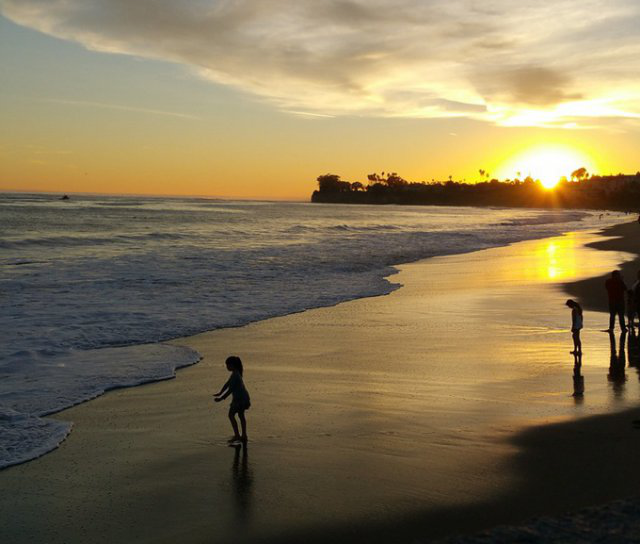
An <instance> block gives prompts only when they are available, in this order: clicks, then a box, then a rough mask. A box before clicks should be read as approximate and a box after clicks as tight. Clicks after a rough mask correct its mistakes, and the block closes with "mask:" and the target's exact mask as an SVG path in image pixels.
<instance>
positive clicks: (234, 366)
mask: <svg viewBox="0 0 640 544" xmlns="http://www.w3.org/2000/svg"><path fill="white" fill-rule="evenodd" d="M225 364H226V366H227V370H228V371H229V372H231V377H230V378H229V379H228V380H227V383H225V384H224V385H223V386H222V389H220V391H219V392H218V393H216V394H215V395H213V398H214V400H215V401H216V402H220V401H222V400H224V399H226V398H227V397H228V396H229V395H231V396H232V397H231V406H229V421H231V427H232V428H233V437H232V438H230V439H229V442H230V443H233V442H245V443H246V442H247V421H246V419H245V417H244V412H245V410H248V409H249V407H250V406H251V399H250V398H249V392H248V391H247V388H246V387H245V386H244V381H243V380H242V361H241V360H240V357H236V356H235V355H231V356H230V357H227V360H226V361H225ZM236 414H238V419H239V420H240V425H241V426H242V434H240V433H239V432H238V423H237V422H236Z"/></svg>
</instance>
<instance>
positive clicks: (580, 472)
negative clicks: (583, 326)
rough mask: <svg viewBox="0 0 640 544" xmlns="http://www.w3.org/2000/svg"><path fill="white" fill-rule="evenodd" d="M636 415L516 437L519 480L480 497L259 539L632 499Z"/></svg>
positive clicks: (578, 385)
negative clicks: (483, 498)
mask: <svg viewBox="0 0 640 544" xmlns="http://www.w3.org/2000/svg"><path fill="white" fill-rule="evenodd" d="M621 336H622V338H621V339H620V344H619V349H617V350H616V348H617V347H618V345H616V342H615V339H614V340H613V341H612V344H611V345H612V350H611V353H612V358H611V365H612V368H613V370H612V369H611V368H610V371H609V375H608V376H607V378H608V379H609V380H610V381H611V385H612V389H613V395H614V396H615V395H618V394H620V387H623V385H624V380H625V379H626V377H625V375H624V366H622V368H621V365H623V364H624V363H623V361H624V360H625V359H624V357H625V356H624V341H625V338H624V337H625V336H626V335H621ZM632 342H633V347H632V346H631V345H630V347H629V351H630V353H631V352H633V356H634V360H633V363H637V362H638V361H637V360H636V354H637V353H638V346H637V339H636V338H634V339H633V340H632ZM630 362H631V361H630ZM580 363H581V361H580ZM633 363H632V364H633ZM580 368H581V364H578V361H577V359H576V361H575V364H574V367H573V379H574V396H577V401H578V402H579V399H581V398H582V395H583V393H584V381H582V380H581V378H582V376H581V373H580ZM603 378H605V377H604V376H603ZM607 378H605V379H607ZM575 393H578V394H577V395H575ZM638 419H640V408H633V409H629V410H626V411H624V412H619V413H615V414H607V415H600V416H593V417H588V418H584V419H580V420H577V421H571V422H563V423H556V424H550V425H545V426H542V427H533V428H531V429H528V430H525V431H523V432H521V433H519V434H517V435H515V436H514V437H513V438H512V439H511V440H510V443H512V444H513V445H515V446H516V447H517V448H518V453H517V454H515V455H514V457H513V458H512V459H511V460H510V461H509V463H508V465H506V466H505V467H504V470H507V471H510V472H512V473H513V474H514V475H515V481H516V482H517V484H516V485H515V486H514V487H513V488H512V489H511V490H510V491H509V492H507V493H505V494H503V495H500V496H496V497H494V498H493V499H491V500H488V501H485V502H480V503H475V504H470V505H460V506H453V507H448V508H447V507H439V508H433V509H424V510H416V511H414V512H411V513H408V514H406V515H404V516H394V517H389V518H388V519H382V518H381V517H376V518H372V519H365V520H358V521H354V522H353V523H343V524H336V525H332V526H329V525H326V526H315V527H308V528H305V529H301V530H300V531H298V532H295V533H294V532H291V533H288V534H281V535H279V536H278V537H277V538H276V539H264V540H260V542H276V541H277V542H291V543H293V542H307V543H309V542H311V543H316V542H317V543H321V542H322V543H326V542H331V543H337V542H367V543H372V542H373V543H377V542H380V543H382V542H385V543H387V542H427V541H430V540H432V539H438V538H446V537H452V536H455V535H464V534H470V533H475V532H478V531H483V530H486V529H490V528H492V527H495V526H497V525H505V524H508V525H511V524H522V523H524V522H526V521H528V520H530V519H531V518H533V517H536V516H541V515H545V516H549V515H550V516H559V515H562V514H565V513H567V512H570V511H576V510H578V509H581V508H583V507H586V506H593V505H599V504H602V503H606V502H610V501H614V500H616V499H620V498H625V497H631V496H634V495H635V494H637V493H638V489H639V488H640V465H638V464H637V463H635V452H638V451H640V428H634V425H633V421H634V420H638ZM337 485H338V484H337Z"/></svg>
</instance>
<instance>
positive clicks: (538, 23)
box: [0, 0, 640, 126]
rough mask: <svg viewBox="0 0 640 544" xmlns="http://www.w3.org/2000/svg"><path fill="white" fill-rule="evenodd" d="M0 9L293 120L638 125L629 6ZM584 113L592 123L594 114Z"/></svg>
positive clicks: (639, 33)
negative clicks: (179, 69)
mask: <svg viewBox="0 0 640 544" xmlns="http://www.w3.org/2000/svg"><path fill="white" fill-rule="evenodd" d="M0 7H1V9H2V13H3V14H4V15H5V16H6V17H8V18H9V19H11V20H13V21H14V22H16V23H18V24H21V25H24V26H27V27H30V28H34V29H37V30H39V31H41V32H45V33H47V34H50V35H53V36H56V37H59V38H63V39H67V40H72V41H75V42H78V43H81V44H82V45H84V46H85V47H87V48H89V49H92V50H95V51H101V52H108V53H119V54H127V55H136V56H139V57H144V58H153V59H162V60H166V61H170V62H176V63H180V64H183V65H186V66H188V67H189V68H190V69H191V70H193V72H194V73H196V74H198V75H199V76H200V77H203V78H207V79H210V80H212V81H214V82H216V83H220V84H225V85H230V86H234V87H236V88H238V89H241V90H243V91H245V92H249V93H253V94H254V95H255V96H257V97H260V98H263V99H265V100H268V101H271V102H273V103H274V104H275V105H276V106H277V107H280V108H282V109H283V110H287V111H295V112H298V113H306V114H316V115H329V116H335V115H386V116H412V117H447V116H466V117H472V118H476V119H484V120H487V121H492V122H496V123H502V124H513V123H514V119H519V118H520V119H524V118H527V119H530V120H532V119H535V118H536V115H528V116H524V117H523V115H522V113H523V111H524V110H526V111H530V110H531V109H532V108H533V109H534V110H536V111H538V112H539V113H540V115H538V116H537V119H538V120H540V119H543V121H531V122H534V124H535V123H536V122H539V123H541V124H543V125H558V126H563V123H564V119H563V118H562V116H561V114H560V113H557V112H558V111H559V109H558V108H559V107H560V106H562V105H566V104H573V108H572V115H571V118H572V120H573V119H575V118H576V117H577V118H580V117H581V114H580V108H579V105H580V104H581V103H584V104H587V105H589V104H593V103H594V101H599V103H601V104H605V105H606V106H607V108H608V109H607V108H605V109H607V111H608V112H609V113H608V114H607V116H608V117H610V114H611V112H612V111H615V112H618V113H619V114H620V115H621V116H622V117H633V116H634V115H636V114H637V113H639V112H640V103H639V101H638V99H636V98H635V97H636V96H639V92H638V91H640V83H638V82H637V81H636V79H637V78H636V76H635V74H637V73H638V69H640V60H639V59H640V22H639V21H640V5H639V4H638V2H637V1H636V0H608V1H607V2H602V1H601V0H555V1H553V2H552V1H548V2H547V1H541V0H520V1H519V2H517V3H514V2H512V1H511V0H483V1H480V0H395V1H391V0H384V1H383V0H324V1H317V0H297V1H296V2H293V1H291V0H184V1H182V2H175V1H173V0H136V1H135V2H131V1H129V0H0ZM612 89H615V92H612ZM622 91H624V92H622ZM584 111H585V113H584V117H585V119H590V118H591V117H592V116H593V112H594V111H595V110H594V108H589V107H585V110H584ZM554 112H555V113H554ZM543 114H544V115H543ZM620 115H618V114H616V115H615V116H616V117H619V116H620ZM572 122H574V121H572ZM564 124H566V123H564ZM574 124H575V123H574Z"/></svg>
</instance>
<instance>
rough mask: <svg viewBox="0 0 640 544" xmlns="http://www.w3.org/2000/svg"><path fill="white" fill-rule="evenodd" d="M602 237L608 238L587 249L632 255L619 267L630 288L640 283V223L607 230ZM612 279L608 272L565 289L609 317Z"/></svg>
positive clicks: (574, 283)
mask: <svg viewBox="0 0 640 544" xmlns="http://www.w3.org/2000/svg"><path fill="white" fill-rule="evenodd" d="M600 234H601V235H602V236H605V237H607V238H608V239H605V240H598V241H596V242H592V243H590V244H587V246H588V247H591V248H593V249H598V250H601V251H619V252H624V253H629V254H630V256H629V258H628V259H627V260H625V261H624V262H622V263H620V265H619V266H618V267H617V268H618V269H619V270H620V271H621V273H622V276H623V278H624V279H625V282H626V284H627V287H628V288H630V287H631V286H632V285H633V283H634V282H635V281H636V279H637V272H638V271H639V270H640V225H639V224H638V222H637V221H632V222H627V223H621V224H619V225H613V226H610V227H605V228H604V229H602V230H601V232H600ZM608 277H609V274H608V273H607V274H604V275H601V276H597V277H593V278H586V279H583V280H579V281H575V282H569V283H565V284H563V288H564V289H565V291H566V292H567V293H568V294H569V295H571V296H573V297H575V298H578V299H579V300H580V301H581V302H582V303H583V307H584V308H585V309H588V310H594V311H598V312H604V313H607V314H608V313H609V308H608V305H607V297H606V291H605V288H604V282H605V280H606V279H607V278H608Z"/></svg>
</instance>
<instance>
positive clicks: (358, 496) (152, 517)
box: [0, 233, 640, 542]
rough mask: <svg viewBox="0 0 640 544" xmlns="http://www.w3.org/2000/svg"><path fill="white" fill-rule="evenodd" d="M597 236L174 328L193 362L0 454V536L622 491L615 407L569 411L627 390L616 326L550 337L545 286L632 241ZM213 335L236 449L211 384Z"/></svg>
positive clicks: (532, 504) (425, 527)
mask: <svg viewBox="0 0 640 544" xmlns="http://www.w3.org/2000/svg"><path fill="white" fill-rule="evenodd" d="M599 238H600V237H599V236H598V235H596V234H592V233H578V234H569V235H566V236H562V237H556V238H550V239H545V240H538V241H529V242H522V243H518V244H514V245H512V246H509V247H504V248H495V249H490V250H485V251H480V252H476V253H472V254H465V255H459V256H449V257H442V258H435V259H429V260H426V261H422V262H419V263H414V264H409V265H404V266H402V267H401V271H400V273H399V274H397V275H395V276H393V277H391V278H390V280H391V281H393V282H399V283H401V284H403V286H404V287H403V288H402V289H400V290H398V291H395V292H394V293H392V294H391V295H389V296H385V297H378V298H370V299H362V300H357V301H353V302H348V303H344V304H340V305H338V306H335V307H332V308H325V309H317V310H312V311H308V312H304V313H301V314H295V315H291V316H287V317H283V318H277V319H272V320H268V321H264V322H261V323H257V324H253V325H250V326H247V327H242V328H238V329H227V330H222V331H217V332H210V333H205V334H201V335H198V336H195V337H191V338H188V339H183V340H178V341H176V343H178V344H185V345H189V346H191V347H193V348H195V349H197V350H198V351H199V352H200V353H202V354H203V356H204V360H203V361H202V362H201V363H200V364H198V365H196V366H195V367H192V368H189V369H186V370H183V371H180V373H179V375H178V379H176V380H172V381H169V382H164V383H158V384H153V385H150V386H145V387H140V388H135V389H129V390H122V391H116V392H113V393H110V394H108V395H105V396H104V397H101V398H99V399H97V400H95V401H92V402H91V403H88V404H86V405H83V406H80V407H77V408H74V409H72V410H69V411H67V412H64V413H61V414H60V415H59V417H60V418H61V419H64V418H69V419H71V420H73V421H74V422H75V428H74V432H73V433H72V435H71V437H70V438H69V439H68V440H67V441H66V442H65V443H64V444H63V446H62V447H61V448H60V449H59V450H57V451H56V452H54V453H52V454H50V455H47V456H45V457H44V458H42V459H39V460H37V461H34V462H31V463H28V464H26V465H22V466H18V467H14V468H12V469H9V470H6V471H4V472H2V473H0V489H2V492H0V509H1V510H4V511H7V510H6V509H5V508H4V506H6V505H8V504H11V505H12V509H11V510H12V511H13V512H17V514H16V515H15V516H14V518H13V519H12V520H9V521H8V522H7V523H4V522H3V526H2V527H0V539H2V540H3V541H9V542H32V541H34V540H35V541H47V542H84V541H89V540H90V541H92V542H115V541H118V542H128V541H136V542H139V541H149V542H176V541H180V542H228V541H230V540H231V539H232V538H233V539H235V540H236V541H246V540H260V541H262V540H275V541H282V540H285V539H290V540H291V541H300V540H302V539H306V540H309V541H318V542H321V541H326V540H328V539H332V540H336V541H360V540H361V541H368V542H369V541H384V540H385V539H387V540H388V539H389V538H390V537H391V536H393V537H394V538H395V539H396V541H412V540H414V539H415V538H418V537H419V538H425V539H426V538H430V537H437V536H443V535H448V534H455V533H458V532H465V531H472V530H477V529H481V528H486V527H490V526H492V525H494V524H496V523H513V522H518V521H521V520H524V519H526V518H528V517H531V516H534V515H539V514H547V513H550V514H553V513H558V512H562V511H564V510H566V509H570V508H575V507H579V506H583V505H587V504H594V503H596V502H599V501H605V500H609V499H611V498H614V497H618V496H625V495H627V494H632V493H635V491H636V490H637V485H638V484H639V483H640V471H638V470H637V469H635V468H631V467H628V468H625V471H624V472H621V471H619V470H618V471H614V470H608V469H607V468H606V465H607V464H608V462H609V461H610V462H611V463H614V462H616V460H617V457H616V456H620V455H624V454H625V452H626V451H627V449H628V448H629V447H632V446H633V447H637V446H638V445H640V442H638V439H637V438H636V436H638V437H640V432H638V434H637V435H636V434H632V433H631V432H630V431H629V429H630V424H629V418H631V419H633V417H636V416H633V415H631V414H629V415H627V414H623V416H613V419H607V417H610V416H605V417H596V418H588V419H584V420H580V421H579V422H578V423H576V420H577V419H578V418H584V417H585V416H593V415H596V414H612V413H617V412H621V411H623V410H625V409H628V408H631V407H634V406H635V405H636V404H637V399H638V398H639V394H640V381H639V379H638V376H639V375H638V372H637V370H636V369H637V365H636V357H637V353H638V351H640V350H638V349H637V342H636V343H633V342H635V339H634V340H633V342H628V339H623V340H624V341H623V343H622V344H621V342H620V337H619V332H618V331H617V332H616V335H615V336H614V337H613V339H611V338H610V337H609V335H607V334H605V333H603V332H601V330H602V329H604V328H606V326H607V323H608V316H606V315H604V314H602V313H598V312H591V311H586V312H585V327H586V328H585V330H584V331H583V335H582V337H583V349H584V356H583V360H582V365H581V366H580V367H579V368H576V367H574V358H573V356H572V355H570V354H569V351H570V350H571V347H572V343H571V335H570V333H569V331H568V329H569V323H570V312H569V310H568V309H567V308H566V307H565V306H564V302H565V300H566V298H567V295H566V294H565V293H564V292H563V291H562V290H561V287H560V286H561V284H562V283H566V282H572V281H575V280H579V279H581V278H586V277H594V276H599V275H602V274H605V273H606V272H608V271H610V270H611V269H613V268H615V267H616V266H617V264H618V263H620V262H622V261H626V260H629V259H630V258H631V256H630V254H628V253H622V252H620V251H606V252H605V251H601V250H596V249H591V248H587V247H585V244H586V243H588V242H591V241H595V240H598V239H599ZM603 296H604V292H603ZM229 354H237V355H240V356H241V357H242V359H243V360H244V362H245V382H246V384H247V387H248V388H249V390H250V392H251V397H252V403H253V406H252V408H251V410H250V411H249V412H248V413H247V419H248V422H249V435H250V443H249V445H248V448H247V449H242V448H230V447H228V446H226V445H225V439H226V438H227V437H228V436H229V433H230V427H229V424H228V421H227V419H226V409H227V407H226V406H224V405H219V404H217V405H214V403H213V401H212V398H211V395H212V393H214V392H215V391H217V390H218V388H219V386H220V385H221V384H222V383H223V382H224V381H225V380H226V379H227V377H228V374H227V372H226V370H225V368H224V358H225V357H226V356H227V355H229ZM621 361H623V362H621ZM581 390H582V392H581ZM550 424H552V425H550ZM541 426H542V427H541ZM589 446H592V447H591V448H589ZM594 450H597V452H595V451H594ZM603 466H605V468H602V467H603ZM612 468H616V467H612ZM617 468H619V466H618V467H617ZM3 505H4V506H3ZM7 539H8V540H7Z"/></svg>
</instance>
